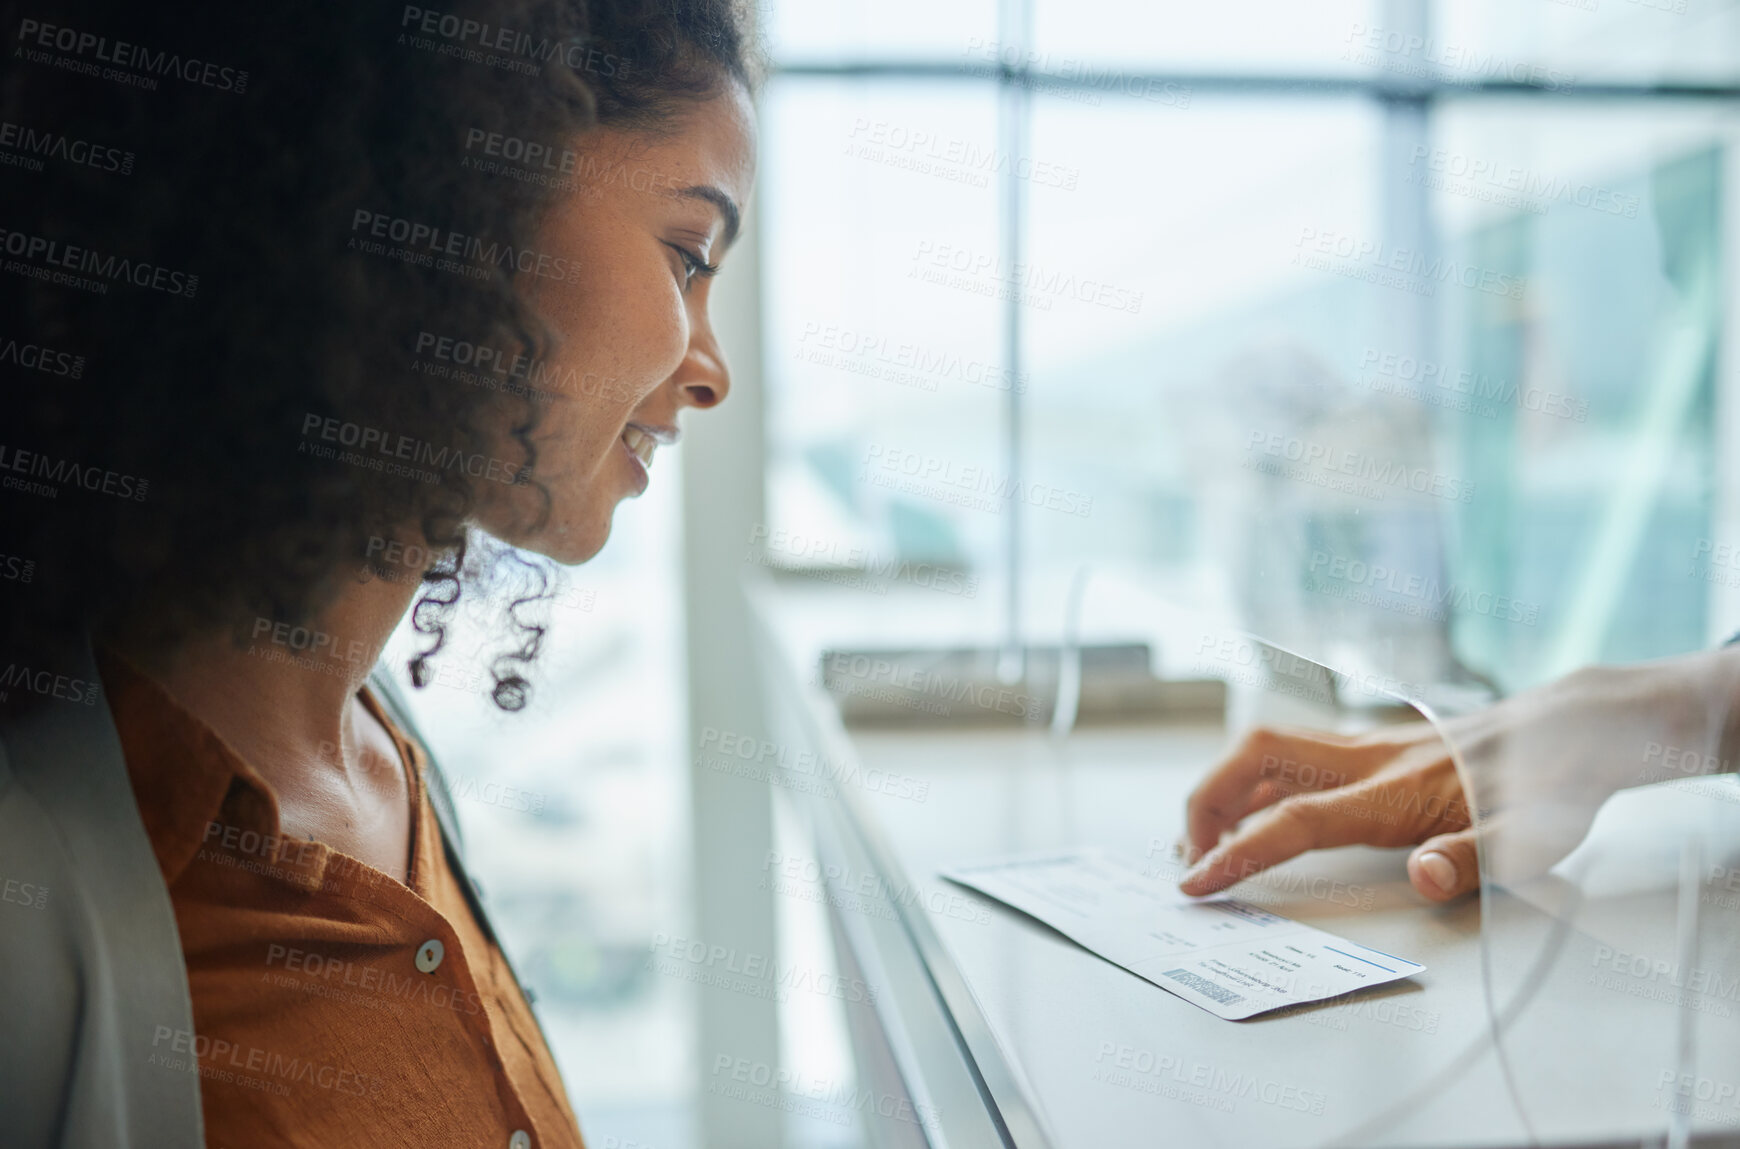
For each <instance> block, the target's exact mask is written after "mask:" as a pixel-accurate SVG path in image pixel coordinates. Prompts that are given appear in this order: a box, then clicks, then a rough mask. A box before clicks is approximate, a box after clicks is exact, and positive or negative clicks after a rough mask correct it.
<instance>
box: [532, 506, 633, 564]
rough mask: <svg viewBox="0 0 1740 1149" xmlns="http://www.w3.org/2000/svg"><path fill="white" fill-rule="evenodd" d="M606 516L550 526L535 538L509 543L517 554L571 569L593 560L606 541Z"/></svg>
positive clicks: (608, 520)
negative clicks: (537, 556) (529, 554)
mask: <svg viewBox="0 0 1740 1149" xmlns="http://www.w3.org/2000/svg"><path fill="white" fill-rule="evenodd" d="M612 509H614V508H612ZM610 518H611V516H610V514H609V513H606V514H604V515H601V516H599V517H598V519H597V520H595V521H591V522H585V523H552V524H550V525H549V526H546V527H545V528H544V529H543V530H542V531H539V532H538V533H537V534H536V535H533V536H531V537H528V538H525V539H518V540H513V543H514V545H515V546H517V547H519V548H520V549H521V550H527V551H531V552H533V553H534V554H540V555H543V556H544V557H545V558H547V559H549V560H550V561H551V562H554V563H560V564H561V565H562V566H566V567H571V566H578V565H579V564H581V563H583V562H586V561H588V560H589V559H592V558H595V557H596V556H597V554H598V552H599V551H601V550H603V549H604V544H605V543H606V542H607V541H609V539H610Z"/></svg>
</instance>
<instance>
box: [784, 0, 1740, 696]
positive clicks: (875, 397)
mask: <svg viewBox="0 0 1740 1149" xmlns="http://www.w3.org/2000/svg"><path fill="white" fill-rule="evenodd" d="M771 18H772V33H773V46H774V50H775V55H776V62H777V65H778V71H777V74H776V76H775V78H774V80H773V82H772V83H771V84H770V86H769V90H768V93H767V97H766V101H765V106H766V116H765V126H764V136H765V141H766V142H765V151H766V159H765V162H764V168H763V176H762V180H763V183H762V186H763V189H764V192H763V194H764V195H765V200H764V209H765V218H766V219H767V220H768V221H770V226H768V227H767V229H766V238H765V240H764V245H765V252H766V271H765V275H766V288H765V301H766V317H765V329H766V338H767V349H768V354H767V363H768V367H767V371H768V379H767V383H768V387H769V392H770V401H769V411H770V444H771V446H770V451H771V457H770V459H769V462H768V492H769V516H770V530H769V539H768V546H769V557H770V559H771V561H773V562H775V563H777V564H780V565H784V566H786V567H789V568H791V569H793V570H794V571H807V572H809V573H811V574H812V575H824V576H826V577H829V578H832V579H834V580H836V581H856V582H857V583H859V584H860V585H862V584H865V583H868V584H870V585H872V586H874V587H878V588H882V589H886V588H883V586H882V584H887V587H888V588H891V587H893V586H895V585H897V584H906V583H913V582H914V580H915V577H917V578H918V579H919V580H920V581H922V580H923V579H933V578H935V577H936V576H935V573H934V572H935V570H937V569H949V570H952V571H954V572H956V575H955V581H953V582H952V583H951V584H950V585H954V586H959V585H962V583H963V581H964V582H965V584H966V585H971V586H974V587H976V588H978V591H979V593H978V594H976V595H975V596H973V597H972V598H970V599H967V598H962V597H960V596H955V597H954V598H953V599H951V600H950V601H948V602H947V604H946V605H947V608H948V609H947V610H946V611H940V612H939V611H929V612H927V611H917V612H903V611H900V610H889V611H886V612H884V616H883V618H882V619H881V621H880V624H879V627H878V633H879V634H882V635H884V636H886V637H890V638H892V637H894V636H895V635H897V634H898V633H899V631H900V628H901V626H902V625H903V617H910V618H913V619H923V620H924V621H923V626H924V627H925V628H929V630H930V632H931V639H932V641H934V633H935V632H934V626H935V618H936V617H937V615H938V614H939V613H942V614H946V615H948V616H949V617H950V618H951V619H952V620H953V624H954V626H955V628H956V629H955V630H954V631H953V632H951V634H950V638H951V639H957V640H968V641H973V642H977V643H981V644H987V645H993V644H1003V643H1009V642H1011V640H1013V641H1015V642H1035V641H1045V640H1046V639H1047V638H1048V637H1050V636H1051V635H1053V634H1055V631H1056V628H1057V625H1058V623H1057V620H1058V618H1059V617H1060V616H1061V606H1060V604H1061V603H1062V602H1063V600H1064V598H1065V588H1066V587H1067V586H1068V584H1069V583H1070V580H1072V579H1074V578H1077V577H1079V574H1080V572H1081V571H1082V570H1083V569H1086V570H1088V571H1090V572H1091V571H1095V570H1113V569H1116V570H1118V571H1120V572H1125V573H1132V572H1133V573H1135V574H1136V575H1137V576H1138V577H1140V578H1142V579H1143V580H1145V581H1147V582H1149V583H1151V584H1152V585H1155V586H1157V587H1161V588H1164V589H1165V590H1166V593H1168V594H1169V595H1171V596H1172V597H1175V598H1177V599H1179V600H1180V601H1182V602H1185V603H1187V604H1191V605H1197V606H1202V607H1205V608H1212V609H1216V610H1220V611H1223V612H1231V613H1233V614H1235V615H1237V616H1238V617H1240V618H1242V619H1243V620H1244V621H1245V622H1246V623H1247V624H1248V625H1249V626H1251V627H1252V628H1253V629H1256V630H1258V631H1260V632H1263V633H1264V634H1266V635H1268V636H1270V637H1272V638H1276V639H1278V640H1283V641H1288V642H1294V643H1298V644H1303V645H1305V646H1307V647H1309V648H1310V649H1311V650H1312V651H1313V652H1314V653H1316V654H1317V655H1318V656H1320V657H1325V658H1328V659H1331V660H1334V661H1337V662H1338V663H1357V664H1372V665H1375V666H1378V667H1380V668H1382V669H1384V670H1386V671H1388V672H1391V673H1393V674H1396V675H1398V676H1400V677H1401V678H1402V679H1403V680H1404V681H1407V682H1434V681H1445V680H1465V681H1472V682H1480V683H1484V684H1486V685H1488V686H1492V687H1497V688H1499V689H1514V688H1517V687H1521V686H1524V685H1527V684H1530V683H1533V682H1537V681H1540V680H1542V679H1544V678H1546V677H1550V676H1552V675H1555V674H1557V673H1561V672H1563V671H1565V670H1567V669H1570V668H1572V667H1574V666H1576V665H1578V664H1581V663H1585V662H1590V661H1595V660H1631V659H1639V658H1647V657H1652V656H1655V655H1661V654H1667V653H1671V652H1675V651H1681V650H1686V649H1690V648H1693V647H1697V646H1699V645H1702V644H1704V643H1705V642H1707V641H1708V639H1709V638H1710V637H1711V634H1712V632H1713V631H1715V630H1716V629H1718V628H1720V627H1721V626H1723V625H1724V624H1727V623H1729V622H1732V621H1734V618H1733V615H1734V611H1733V608H1732V606H1731V604H1730V600H1731V597H1732V593H1733V592H1732V590H1731V588H1730V587H1729V586H1728V581H1729V580H1728V579H1727V578H1725V577H1724V576H1725V575H1730V574H1732V575H1740V570H1737V569H1734V568H1731V567H1729V566H1725V565H1723V564H1724V563H1726V562H1727V561H1728V559H1726V558H1724V557H1722V556H1729V555H1731V554H1732V551H1733V548H1732V546H1731V544H1733V543H1736V542H1740V538H1735V537H1733V536H1734V533H1735V532H1734V528H1733V527H1732V526H1731V525H1729V524H1730V520H1731V519H1732V517H1733V513H1734V509H1733V506H1732V503H1733V500H1732V499H1731V498H1730V497H1729V496H1727V495H1726V494H1725V493H1724V491H1725V489H1726V488H1725V477H1726V475H1727V473H1728V468H1727V465H1726V462H1725V454H1726V452H1724V451H1721V450H1719V449H1718V448H1717V443H1718V442H1728V443H1732V442H1733V439H1732V437H1731V436H1727V437H1724V435H1723V433H1722V431H1721V424H1722V422H1723V420H1726V419H1729V418H1730V416H1729V415H1728V414H1727V412H1728V408H1729V403H1728V400H1727V398H1726V397H1727V396H1728V395H1729V394H1730V393H1731V388H1729V387H1727V386H1725V385H1723V382H1722V381H1723V380H1724V379H1726V378H1728V377H1729V376H1730V375H1731V373H1732V372H1731V369H1730V368H1729V367H1728V356H1729V354H1730V352H1729V350H1728V347H1727V344H1728V342H1729V341H1728V340H1725V339H1724V338H1723V336H1724V334H1725V333H1726V332H1727V331H1728V330H1729V329H1730V327H1731V324H1730V322H1729V319H1728V311H1729V310H1730V308H1729V305H1728V304H1727V302H1726V300H1727V298H1728V294H1727V292H1726V290H1725V284H1726V283H1727V282H1728V279H1729V269H1728V265H1729V263H1730V259H1729V256H1728V251H1729V248H1730V247H1731V242H1730V241H1729V239H1728V237H1727V233H1728V230H1729V229H1728V228H1727V227H1726V226H1725V219H1724V215H1725V212H1724V210H1723V209H1724V205H1725V203H1726V202H1727V191H1726V189H1727V187H1728V185H1729V183H1730V179H1729V170H1730V161H1729V158H1728V157H1729V155H1730V152H1731V149H1730V146H1729V145H1730V141H1731V140H1732V139H1733V138H1734V135H1735V126H1736V122H1735V117H1734V108H1735V97H1736V95H1740V87H1737V84H1740V6H1736V5H1735V4H1733V3H1729V2H1726V0H1724V2H1721V3H1718V2H1714V0H1649V2H1643V0H1600V2H1599V3H1597V2H1596V0H1505V2H1502V3H1501V2H1499V0H1493V2H1491V3H1460V2H1459V3H1455V4H1450V3H1439V4H1432V3H1427V2H1426V0H1417V2H1402V0H1392V2H1386V3H1378V2H1376V0H1372V2H1366V0H1346V2H1342V3H1332V4H1313V5H1299V4H1296V3H1287V2H1283V0H1273V2H1255V0H1250V2H1244V3H1224V4H1216V5H1183V4H1171V3H1165V4H1145V3H1133V2H1125V0H1092V2H1090V3H1082V2H1079V0H1072V2H1071V3H1067V4H1065V3H1062V2H1059V0H1036V2H1035V3H1033V4H1031V5H1027V4H1024V3H1020V2H1018V0H1003V2H1002V3H1001V5H1000V6H997V7H993V6H992V5H990V4H980V5H973V4H964V5H943V6H933V7H927V8H925V9H923V10H922V11H921V10H919V9H917V8H916V6H915V7H914V8H913V9H912V10H911V11H907V10H906V9H905V8H904V7H901V6H896V7H895V8H893V9H891V8H889V7H888V6H886V5H880V4H879V5H859V4H847V3H839V4H835V5H811V4H807V3H806V4H797V3H791V4H785V5H781V6H779V7H778V8H776V9H775V10H774V11H773V14H772V17H771ZM842 569H847V570H853V571H855V572H856V573H857V574H860V575H861V576H862V578H857V579H853V580H841V571H842ZM915 572H919V573H918V574H917V575H916V576H915ZM879 580H880V581H879ZM1735 581H1740V579H1736V580H1735ZM913 629H914V633H913V634H912V635H909V636H902V637H906V638H912V639H917V638H919V637H922V636H921V635H920V634H918V633H917V631H918V629H919V628H918V627H917V626H916V625H915V626H914V628H913ZM1360 668H1361V669H1364V668H1365V667H1364V666H1363V665H1362V666H1361V667H1360Z"/></svg>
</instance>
